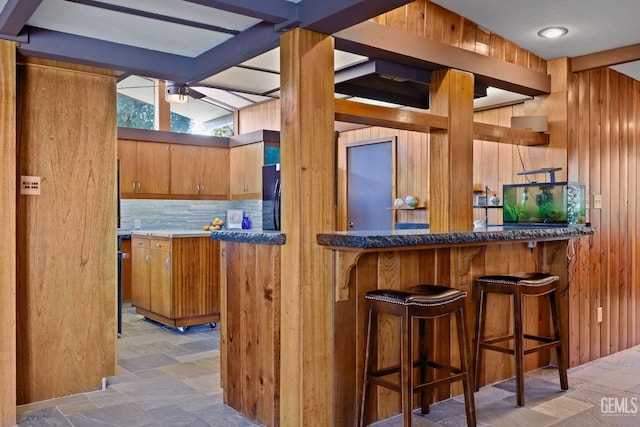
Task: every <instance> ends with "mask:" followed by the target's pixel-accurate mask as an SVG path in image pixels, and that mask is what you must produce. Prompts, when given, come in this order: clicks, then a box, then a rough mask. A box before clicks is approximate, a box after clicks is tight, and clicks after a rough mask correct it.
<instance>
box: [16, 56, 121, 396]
mask: <svg viewBox="0 0 640 427" xmlns="http://www.w3.org/2000/svg"><path fill="white" fill-rule="evenodd" d="M96 71H97V70H96ZM18 74H19V76H20V77H19V86H18V87H19V91H20V97H19V107H18V108H19V118H20V119H19V122H18V135H20V141H19V152H18V159H19V160H18V174H19V175H37V176H40V177H42V190H41V195H40V196H21V197H19V199H18V218H19V219H18V229H17V235H18V242H19V244H18V251H17V260H18V285H17V286H18V289H17V299H18V304H17V307H18V319H19V321H18V325H19V326H18V330H17V342H18V345H17V358H18V361H19V362H18V373H17V384H18V390H17V393H18V399H17V401H18V403H27V402H33V401H38V400H45V399H50V398H54V397H59V396H64V395H68V394H73V393H79V392H85V391H89V390H96V389H99V388H100V387H101V386H102V378H103V377H108V376H112V375H114V374H115V370H116V334H117V332H116V317H117V316H116V293H117V289H116V270H117V266H116V262H117V257H116V250H117V248H116V244H117V241H116V206H115V203H114V201H115V200H116V123H115V111H116V82H115V78H113V77H109V76H104V75H99V74H94V73H92V72H91V70H88V71H82V72H76V71H73V70H63V69H60V68H56V67H54V66H48V65H32V64H29V63H28V61H27V63H26V64H25V65H23V66H20V67H19V68H18ZM70 87H72V88H74V90H72V91H69V88H70ZM70 129H73V131H70Z"/></svg>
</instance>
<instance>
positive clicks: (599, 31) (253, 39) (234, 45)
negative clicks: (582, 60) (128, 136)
mask: <svg viewBox="0 0 640 427" xmlns="http://www.w3.org/2000/svg"><path fill="white" fill-rule="evenodd" d="M409 1H410V0H323V1H322V2H320V1H318V0H245V1H242V2H240V1H237V0H162V1H158V0H30V1H26V0H21V1H15V0H11V1H9V0H0V38H7V39H10V40H16V41H19V42H20V47H19V50H20V51H21V52H22V53H23V54H25V55H32V56H39V57H45V58H51V59H60V60H65V61H68V62H76V63H81V64H88V65H97V66H103V67H107V68H113V69H116V70H122V71H123V72H124V73H125V74H124V77H127V76H129V75H132V76H136V75H137V76H146V77H149V78H151V79H163V80H173V81H177V82H181V83H188V84H189V86H190V87H191V88H192V89H195V91H197V92H199V93H200V94H202V95H204V97H202V98H201V99H199V100H195V99H192V100H191V102H190V103H189V104H187V105H186V106H175V108H176V109H178V110H181V111H178V110H176V112H181V113H182V114H185V115H189V116H191V117H196V118H197V119H199V120H203V121H207V120H215V119H216V118H220V117H223V116H226V115H229V113H230V112H231V111H234V110H237V109H239V108H244V107H246V106H248V105H251V104H253V103H257V102H262V101H264V100H269V99H273V98H277V97H278V96H279V75H278V72H279V49H278V43H279V37H280V35H281V34H282V31H285V30H286V29H287V28H290V27H294V26H299V27H301V28H308V29H311V30H314V31H319V32H324V33H326V34H334V33H337V32H339V31H340V30H342V29H344V28H348V27H349V26H351V25H355V24H357V23H359V22H362V21H364V20H367V19H369V18H371V17H374V16H377V15H378V14H380V13H383V12H385V11H388V10H392V9H394V8H395V7H398V6H401V5H403V4H405V3H408V2H409ZM433 2H434V3H436V4H439V5H441V6H442V7H445V8H447V9H450V10H452V11H454V12H456V13H458V14H460V15H462V16H464V17H466V18H468V19H469V20H471V21H473V22H476V23H477V24H479V25H480V26H482V27H484V28H486V29H488V30H489V31H492V32H495V33H497V34H499V35H501V36H502V37H504V38H506V39H508V40H511V41H513V42H514V43H516V44H517V45H519V46H521V47H523V48H525V49H528V50H530V51H532V52H533V53H535V54H537V55H539V56H541V57H542V58H544V59H553V58H556V57H561V56H568V57H573V56H577V55H583V54H589V53H594V52H599V51H603V50H607V49H611V48H616V47H621V46H628V45H633V44H636V43H639V42H640V29H639V28H640V26H638V25H637V24H636V22H635V21H636V20H637V17H638V16H640V0H612V1H609V2H606V1H603V0H555V1H549V0H536V1H532V0H433ZM551 25H562V26H565V27H567V28H568V29H569V33H568V35H567V36H565V37H563V38H561V39H558V40H544V39H541V38H539V37H538V36H537V34H536V33H537V31H538V30H539V29H541V28H543V27H546V26H551ZM366 59H367V58H366V57H364V56H360V55H356V54H353V53H348V52H342V51H337V52H336V57H335V61H336V62H335V63H336V69H337V70H338V69H341V68H344V67H346V66H349V65H352V64H355V63H358V62H362V61H365V60H366ZM639 59H640V58H639ZM638 64H640V63H638V62H635V63H630V64H624V65H617V66H615V69H617V70H618V71H620V72H623V73H625V74H628V75H630V76H631V77H633V78H635V79H638V80H640V65H638ZM152 85H153V80H149V79H139V78H135V77H128V78H126V79H124V80H123V81H122V82H121V84H120V86H122V87H123V88H124V87H125V86H126V87H129V88H130V89H127V90H126V92H127V94H129V95H130V96H133V97H138V98H139V99H144V100H146V99H148V97H149V93H150V92H149V91H148V90H146V89H147V88H150V87H152ZM122 90H123V91H125V89H122ZM492 92H493V91H492ZM500 95H501V96H503V97H504V96H507V95H509V96H512V94H508V93H506V94H505V93H504V92H502V93H501V94H500ZM337 96H340V95H339V94H337ZM494 96H496V95H491V96H488V97H485V98H480V99H478V100H476V103H477V106H480V104H484V106H487V105H492V103H502V102H508V100H506V99H502V100H500V101H494ZM517 97H518V98H521V96H520V95H517Z"/></svg>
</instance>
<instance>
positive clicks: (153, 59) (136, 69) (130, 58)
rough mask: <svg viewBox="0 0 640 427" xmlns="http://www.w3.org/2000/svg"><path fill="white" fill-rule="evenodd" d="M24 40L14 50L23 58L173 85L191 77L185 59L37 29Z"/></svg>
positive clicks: (188, 63) (189, 63)
mask: <svg viewBox="0 0 640 427" xmlns="http://www.w3.org/2000/svg"><path fill="white" fill-rule="evenodd" d="M28 40H29V41H28V42H27V43H20V46H19V47H18V51H19V52H20V53H21V54H23V55H27V56H35V57H38V58H45V59H54V60H59V61H66V62H71V63H74V64H81V65H89V66H94V67H102V68H108V69H111V70H119V71H124V72H127V73H131V74H135V75H139V76H145V77H153V78H158V79H164V80H172V81H176V82H185V81H187V80H188V79H189V77H190V76H191V75H192V74H193V59H192V58H189V57H186V56H180V55H173V54H168V53H164V52H157V51H153V50H149V49H142V48H138V47H132V46H127V45H122V44H118V43H111V42H107V41H103V40H97V39H91V38H88V37H81V36H76V35H72V34H66V33H60V32H56V31H48V30H43V29H40V28H28Z"/></svg>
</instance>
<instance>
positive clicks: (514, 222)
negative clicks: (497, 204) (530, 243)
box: [502, 182, 586, 227]
mask: <svg viewBox="0 0 640 427" xmlns="http://www.w3.org/2000/svg"><path fill="white" fill-rule="evenodd" d="M585 197H586V194H585V185H584V184H581V183H578V182H550V183H530V184H505V185H503V187H502V205H503V207H502V219H503V224H504V226H505V227H509V226H519V227H523V226H545V227H550V226H558V227H562V226H572V227H573V226H583V225H585V224H586V216H585V211H586V203H585Z"/></svg>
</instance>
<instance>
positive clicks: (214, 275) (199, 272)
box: [131, 234, 220, 329]
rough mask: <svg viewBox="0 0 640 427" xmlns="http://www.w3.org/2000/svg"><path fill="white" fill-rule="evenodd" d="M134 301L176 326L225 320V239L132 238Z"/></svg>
mask: <svg viewBox="0 0 640 427" xmlns="http://www.w3.org/2000/svg"><path fill="white" fill-rule="evenodd" d="M131 258H132V267H131V269H132V272H131V274H132V280H131V281H132V283H131V302H132V304H133V305H134V306H135V307H136V312H137V313H139V314H142V315H143V316H145V317H147V318H149V319H152V320H155V321H157V322H159V323H162V324H165V325H167V326H171V327H174V328H180V329H182V328H186V327H187V326H192V325H198V324H203V323H210V322H218V321H219V320H220V295H219V290H220V269H219V265H220V261H219V258H220V242H218V241H215V240H211V239H210V238H209V237H178V238H176V237H174V238H168V237H155V236H143V235H136V234H134V235H133V236H132V237H131Z"/></svg>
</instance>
